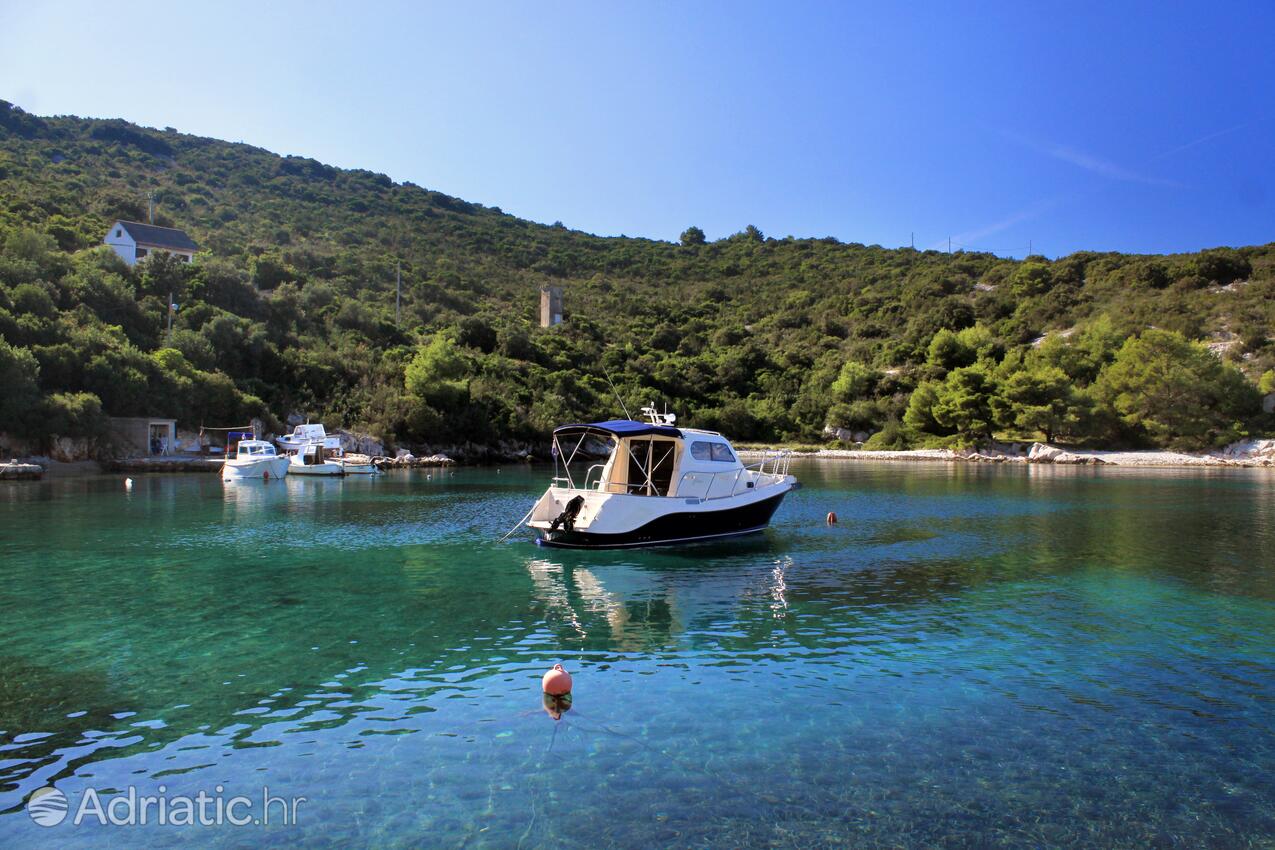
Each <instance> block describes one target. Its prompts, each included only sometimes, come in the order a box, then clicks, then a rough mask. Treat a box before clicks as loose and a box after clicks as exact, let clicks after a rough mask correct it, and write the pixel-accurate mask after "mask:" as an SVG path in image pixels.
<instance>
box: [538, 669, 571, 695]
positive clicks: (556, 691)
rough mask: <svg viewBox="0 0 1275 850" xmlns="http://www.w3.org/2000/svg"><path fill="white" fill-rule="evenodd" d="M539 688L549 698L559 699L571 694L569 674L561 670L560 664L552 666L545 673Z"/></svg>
mask: <svg viewBox="0 0 1275 850" xmlns="http://www.w3.org/2000/svg"><path fill="white" fill-rule="evenodd" d="M540 686H541V687H542V688H544V692H545V693H547V694H549V695H550V696H555V697H560V696H562V695H563V694H569V693H571V674H570V673H568V672H567V671H566V670H563V669H562V665H561V664H555V665H553V669H552V670H550V671H549V672H548V673H545V675H544V678H542V679H541V680H540Z"/></svg>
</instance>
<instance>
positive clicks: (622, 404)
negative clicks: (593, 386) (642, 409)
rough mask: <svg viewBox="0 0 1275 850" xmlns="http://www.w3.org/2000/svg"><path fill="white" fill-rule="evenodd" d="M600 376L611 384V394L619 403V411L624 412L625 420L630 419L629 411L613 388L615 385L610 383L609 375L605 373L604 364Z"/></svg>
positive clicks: (617, 391) (618, 392)
mask: <svg viewBox="0 0 1275 850" xmlns="http://www.w3.org/2000/svg"><path fill="white" fill-rule="evenodd" d="M602 374H603V375H605V376H606V379H607V383H608V384H611V392H613V393H615V400H616V401H618V402H619V403H620V409H621V410H623V411H624V418H625V419H632V418H633V417H632V416H630V415H629V409H628V408H627V407H625V406H624V399H622V398H620V391H619V390H617V389H616V388H615V384H614V383H612V382H611V373H610V372H608V371H607V367H606V364H605V363H603V364H602Z"/></svg>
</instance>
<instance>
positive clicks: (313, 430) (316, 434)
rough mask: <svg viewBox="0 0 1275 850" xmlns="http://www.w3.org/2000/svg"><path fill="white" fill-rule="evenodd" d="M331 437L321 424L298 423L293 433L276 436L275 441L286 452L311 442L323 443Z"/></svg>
mask: <svg viewBox="0 0 1275 850" xmlns="http://www.w3.org/2000/svg"><path fill="white" fill-rule="evenodd" d="M329 439H334V440H335V439H336V438H335V437H332V438H329V437H328V432H327V431H326V430H324V428H323V426H322V425H320V424H315V425H311V424H310V423H308V422H307V423H306V424H305V425H298V426H297V427H295V428H293V429H292V433H291V434H284V435H283V436H282V437H276V438H275V442H276V443H278V444H279V448H281V449H283V450H284V451H285V452H294V451H296V450H297V449H299V448H301V447H302V446H308V445H309V444H311V443H323V442H326V441H327V440H329Z"/></svg>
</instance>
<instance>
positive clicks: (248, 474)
mask: <svg viewBox="0 0 1275 850" xmlns="http://www.w3.org/2000/svg"><path fill="white" fill-rule="evenodd" d="M287 474H288V458H286V457H285V456H283V455H281V454H279V453H277V452H276V451H275V450H274V446H272V445H270V444H269V443H268V442H266V441H265V440H240V441H239V443H238V444H237V445H236V446H235V454H234V457H228V458H226V463H225V464H224V465H223V466H222V472H221V477H222V480H224V481H240V480H245V479H252V478H261V479H265V480H269V479H271V478H283V477H284V476H285V475H287Z"/></svg>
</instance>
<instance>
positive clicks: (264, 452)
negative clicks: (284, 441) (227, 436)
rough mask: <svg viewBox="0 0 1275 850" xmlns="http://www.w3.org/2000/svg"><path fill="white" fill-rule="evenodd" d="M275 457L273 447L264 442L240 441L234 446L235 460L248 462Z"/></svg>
mask: <svg viewBox="0 0 1275 850" xmlns="http://www.w3.org/2000/svg"><path fill="white" fill-rule="evenodd" d="M267 457H277V455H276V454H275V450H274V446H272V445H270V443H268V442H266V441H265V440H240V441H239V444H238V445H237V446H235V458H236V459H237V460H250V459H257V458H267Z"/></svg>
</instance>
